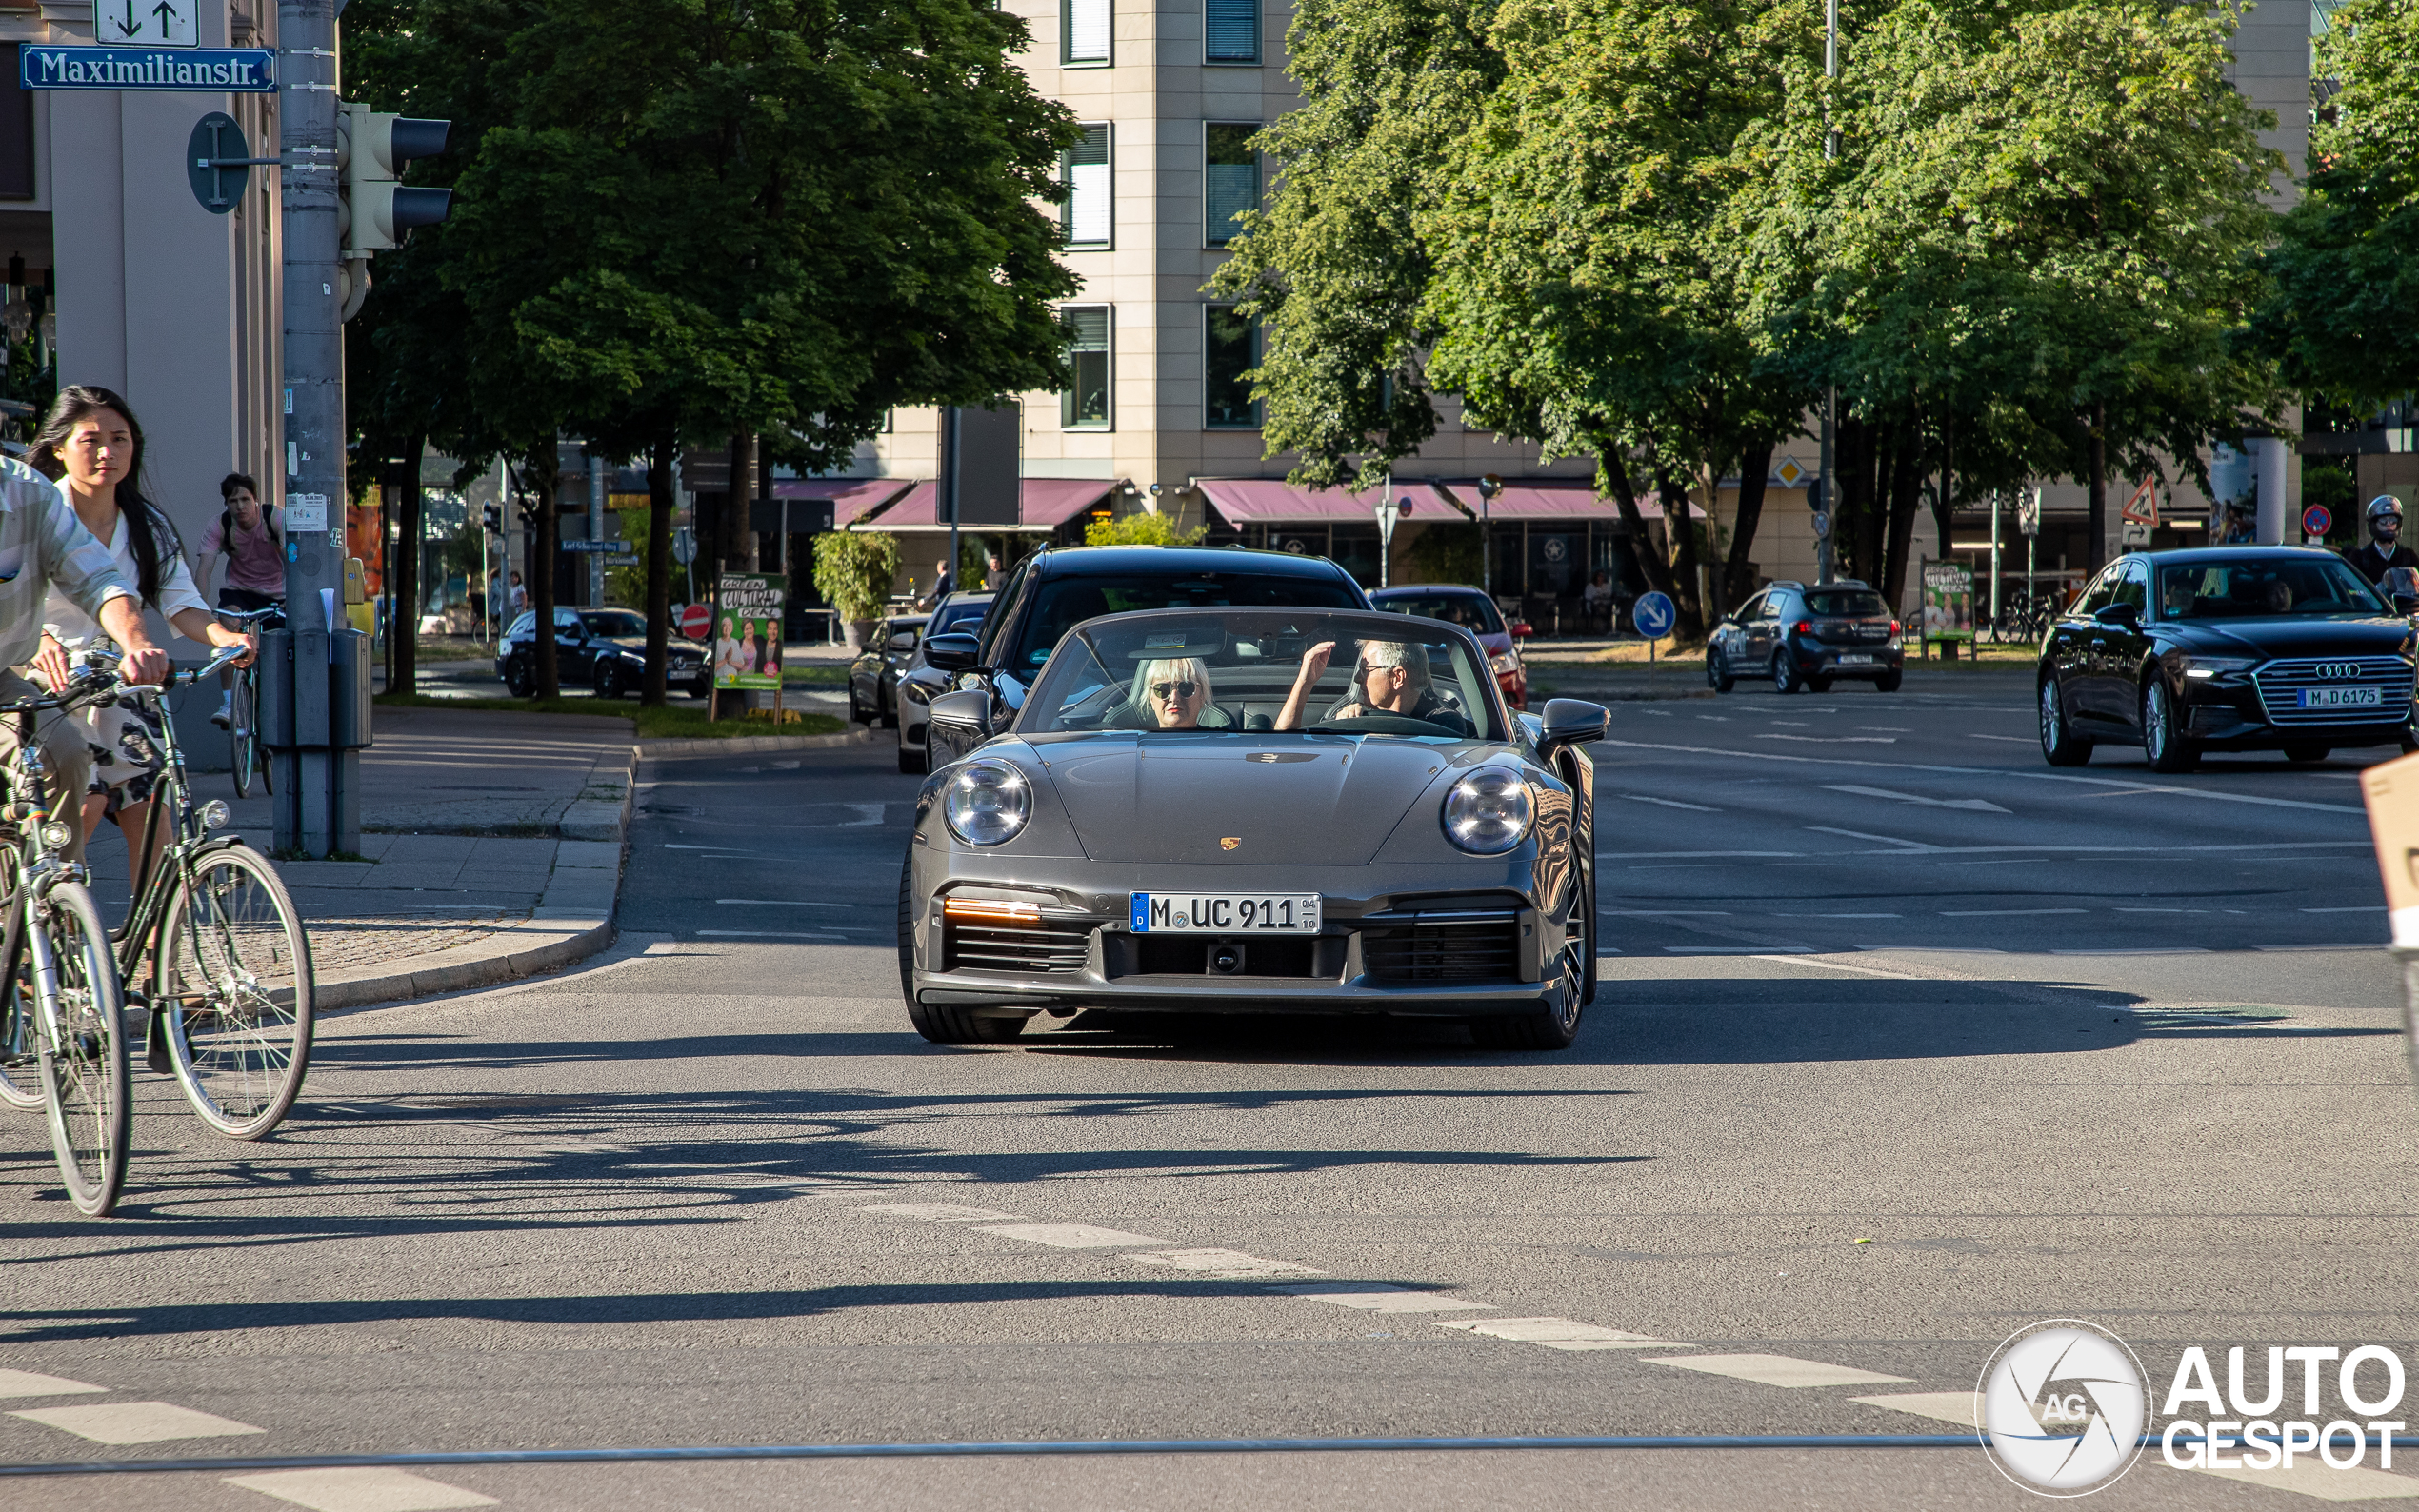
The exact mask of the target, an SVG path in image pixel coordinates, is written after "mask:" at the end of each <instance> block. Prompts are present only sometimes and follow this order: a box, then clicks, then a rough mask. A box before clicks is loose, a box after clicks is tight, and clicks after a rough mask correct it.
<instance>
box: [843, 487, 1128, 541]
mask: <svg viewBox="0 0 2419 1512" xmlns="http://www.w3.org/2000/svg"><path fill="white" fill-rule="evenodd" d="M890 481H891V482H893V483H894V484H896V485H897V486H898V487H900V488H902V489H903V490H904V491H903V492H901V493H899V494H898V495H897V496H896V498H895V502H893V503H892V504H891V505H890V507H888V508H886V509H884V510H882V511H881V512H880V513H879V514H874V515H872V516H871V517H870V518H865V517H862V516H861V517H860V519H861V522H862V523H863V524H864V525H865V526H866V527H867V528H869V529H874V530H946V529H948V528H949V527H950V523H949V522H948V521H947V520H944V519H942V518H941V516H940V506H941V487H940V485H939V484H937V483H934V482H932V481H931V480H930V479H927V480H925V481H924V482H922V483H918V484H914V485H912V486H910V485H908V484H907V483H906V481H905V480H904V479H893V480H890ZM1118 487H1119V484H1118V483H1117V482H1116V481H1115V480H1114V479H1110V478H1024V479H1020V480H1019V481H1018V483H1017V486H1016V507H1017V512H1018V514H1019V515H1020V516H1021V517H1022V518H1021V519H1020V521H1019V523H1018V524H1016V525H1013V526H1001V525H966V526H962V527H960V528H962V529H967V530H1018V531H1024V532H1027V533H1034V532H1048V531H1050V530H1054V529H1056V528H1058V527H1060V526H1062V525H1065V524H1066V523H1067V522H1068V521H1070V520H1071V519H1073V518H1074V517H1075V516H1077V515H1079V514H1081V513H1083V512H1084V511H1085V510H1087V509H1089V508H1090V507H1092V506H1093V505H1096V504H1098V503H1099V502H1100V501H1101V500H1103V499H1106V498H1108V497H1109V496H1110V494H1111V493H1113V492H1115V491H1116V489H1117V488H1118Z"/></svg>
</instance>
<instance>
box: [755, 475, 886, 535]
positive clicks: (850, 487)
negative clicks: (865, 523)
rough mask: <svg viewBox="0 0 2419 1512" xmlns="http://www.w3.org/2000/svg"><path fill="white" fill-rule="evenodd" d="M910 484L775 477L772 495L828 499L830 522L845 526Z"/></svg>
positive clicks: (845, 479) (786, 497)
mask: <svg viewBox="0 0 2419 1512" xmlns="http://www.w3.org/2000/svg"><path fill="white" fill-rule="evenodd" d="M909 487H911V480H910V479H907V478H776V479H774V480H773V484H772V496H773V497H774V498H776V499H829V500H830V501H831V523H832V524H833V525H834V526H846V525H848V524H849V523H850V522H851V521H853V520H858V519H862V518H864V517H865V516H866V515H868V514H870V513H872V512H873V511H874V510H876V509H878V508H880V507H882V506H884V505H886V504H888V503H890V501H891V500H892V499H895V498H897V497H898V496H899V495H900V494H902V493H905V492H906V491H907V490H908V488H909Z"/></svg>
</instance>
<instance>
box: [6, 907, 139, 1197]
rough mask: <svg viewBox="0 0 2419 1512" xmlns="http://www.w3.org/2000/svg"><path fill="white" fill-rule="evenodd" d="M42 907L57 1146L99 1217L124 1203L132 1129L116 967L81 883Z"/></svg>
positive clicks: (47, 1098) (72, 1191) (45, 1068)
mask: <svg viewBox="0 0 2419 1512" xmlns="http://www.w3.org/2000/svg"><path fill="white" fill-rule="evenodd" d="M42 906H43V909H44V911H45V912H46V913H47V914H48V915H49V917H48V918H42V919H37V920H35V921H33V923H34V926H35V927H36V928H38V929H40V930H41V931H42V934H43V936H44V938H45V939H47V940H48V941H49V943H50V956H51V960H52V962H53V963H54V965H55V967H56V970H57V980H58V996H57V999H56V1000H55V1002H54V1003H53V1004H52V1005H51V1011H52V1013H54V1014H55V1015H56V1018H57V1024H58V1028H59V1038H58V1042H57V1043H56V1044H50V1045H46V1046H45V1053H44V1055H43V1057H42V1073H43V1075H42V1083H43V1085H42V1091H43V1101H44V1102H45V1103H46V1104H48V1110H49V1113H50V1148H51V1150H52V1152H53V1153H54V1154H56V1155H57V1156H58V1161H59V1175H60V1176H61V1177H63V1178H64V1179H65V1180H66V1182H67V1187H68V1200H69V1201H70V1202H72V1203H73V1204H75V1210H76V1211H77V1212H79V1213H84V1214H87V1215H88V1216H90V1217H93V1218H99V1217H102V1216H104V1215H106V1214H107V1213H108V1212H109V1211H110V1209H111V1208H113V1207H115V1206H116V1205H117V1198H118V1189H119V1188H120V1187H121V1186H123V1185H124V1184H125V1183H126V1144H127V1140H128V1138H129V1136H130V1134H131V1133H132V1130H133V1123H132V1115H133V1104H132V1102H131V1100H130V1097H129V1096H128V1094H129V1092H130V1090H131V1089H130V1086H129V1084H128V1072H127V1067H126V1011H125V1005H124V1003H123V1001H122V996H121V994H120V992H119V990H118V976H117V962H116V961H115V960H114V959H112V958H111V956H110V937H109V932H108V931H107V930H105V929H103V928H102V927H101V916H100V913H99V911H98V910H96V909H95V908H94V907H93V906H92V895H91V894H90V893H89V892H87V891H85V890H84V888H83V886H82V885H79V884H76V883H72V882H68V883H61V884H59V885H56V886H54V887H52V888H51V889H50V897H49V899H47V900H46V901H45V903H44V905H42ZM31 944H32V942H31V941H29V942H28V945H29V946H30V945H31Z"/></svg>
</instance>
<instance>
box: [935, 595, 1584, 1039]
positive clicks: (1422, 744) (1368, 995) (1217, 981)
mask: <svg viewBox="0 0 2419 1512" xmlns="http://www.w3.org/2000/svg"><path fill="white" fill-rule="evenodd" d="M930 717H931V718H932V719H933V720H935V721H943V722H954V723H956V724H958V725H961V726H970V727H969V728H967V729H964V730H961V731H960V732H959V733H960V734H961V735H962V736H963V737H966V738H964V739H962V740H961V741H960V742H959V743H958V744H959V745H960V746H961V747H962V748H966V747H970V748H969V749H968V754H967V755H966V756H964V757H962V758H961V759H959V760H958V761H956V762H953V763H951V764H950V765H949V766H944V767H942V768H941V769H940V770H938V771H936V772H934V773H933V774H932V775H931V776H930V778H928V779H927V780H926V782H925V784H924V786H923V788H922V790H921V791H920V792H919V794H918V795H917V800H916V815H915V824H914V828H913V832H912V835H911V838H910V842H909V846H908V854H907V860H906V864H905V865H904V866H903V867H902V868H901V872H900V876H899V985H900V987H901V990H902V991H903V992H904V993H905V995H906V998H907V1007H908V1013H909V1016H910V1019H911V1020H912V1021H913V1023H914V1025H915V1027H916V1029H917V1030H918V1032H920V1033H921V1034H923V1035H924V1037H925V1038H926V1039H928V1040H931V1041H934V1042H936V1043H941V1044H970V1043H977V1042H998V1041H1005V1040H1009V1039H1012V1038H1014V1037H1015V1036H1016V1035H1018V1034H1020V1033H1022V1032H1023V1030H1024V1028H1025V1025H1026V1023H1027V1021H1028V1020H1030V1019H1031V1018H1032V1017H1033V1016H1034V1015H1036V1014H1050V1015H1054V1016H1056V1017H1060V1018H1065V1017H1068V1016H1070V1015H1072V1014H1074V1013H1076V1012H1078V1011H1080V1010H1084V1009H1110V1010H1117V1011H1120V1012H1154V1011H1155V1012H1173V1013H1204V1012H1211V1013H1231V1014H1243V1013H1255V1012H1256V1013H1270V1012H1287V1013H1363V1014H1389V1015H1404V1016H1411V1017H1418V1018H1427V1019H1440V1018H1441V1019H1450V1020H1457V1021H1461V1022H1464V1023H1466V1024H1467V1025H1469V1031H1470V1033H1471V1035H1472V1036H1473V1037H1474V1038H1475V1039H1476V1040H1477V1041H1478V1043H1479V1044H1482V1045H1487V1046H1490V1047H1497V1048H1507V1049H1547V1050H1550V1049H1560V1048H1563V1047H1565V1046H1567V1045H1569V1044H1570V1042H1571V1039H1572V1037H1573V1036H1574V1035H1576V1034H1577V1032H1578V1029H1579V1018H1580V1013H1581V1011H1582V1010H1583V1009H1584V1008H1585V1006H1586V1005H1587V1004H1588V1001H1589V998H1590V997H1592V996H1593V995H1594V991H1595V979H1596V948H1595V881H1594V846H1593V833H1594V807H1593V798H1592V791H1593V789H1592V782H1591V778H1592V774H1593V767H1592V765H1591V764H1590V763H1589V759H1588V754H1587V752H1586V750H1585V749H1584V747H1585V746H1586V745H1587V744H1588V743H1589V742H1591V741H1595V740H1599V739H1601V738H1602V737H1603V735H1604V732H1605V726H1606V723H1607V715H1606V711H1605V710H1604V709H1603V708H1602V707H1601V706H1597V705H1594V704H1585V703H1581V702H1579V701H1577V700H1575V699H1554V700H1552V701H1550V702H1549V703H1548V704H1547V705H1546V706H1545V710H1544V714H1543V717H1542V718H1539V717H1536V716H1531V715H1527V714H1515V713H1513V712H1512V711H1510V710H1509V709H1508V708H1507V707H1506V706H1504V702H1503V698H1502V694H1501V692H1500V690H1499V689H1498V688H1497V686H1496V683H1495V679H1494V678H1493V677H1492V676H1490V675H1489V672H1488V669H1487V653H1486V651H1485V649H1484V648H1483V647H1480V646H1479V644H1478V643H1477V642H1476V641H1475V640H1473V639H1471V637H1470V635H1469V632H1468V631H1467V630H1465V629H1463V628H1461V627H1458V626H1454V625H1449V624H1446V623H1444V622H1442V621H1437V620H1425V619H1417V618H1408V617H1406V616H1403V615H1399V614H1377V613H1369V612H1366V611H1335V610H1326V609H1312V608H1210V609H1159V610H1151V611H1148V612H1142V613H1131V614H1116V615H1110V616H1107V617H1104V618H1100V619H1095V620H1090V621H1087V622H1086V623H1084V624H1082V625H1078V626H1076V627H1074V628H1073V629H1071V630H1070V631H1069V632H1068V633H1067V635H1066V637H1065V638H1064V639H1063V640H1061V641H1060V642H1059V644H1058V646H1057V647H1055V649H1054V650H1053V651H1052V653H1051V655H1050V661H1049V663H1048V664H1047V665H1046V666H1044V667H1043V669H1042V671H1041V674H1040V676H1039V678H1038V679H1037V680H1036V681H1035V683H1034V684H1033V686H1032V688H1031V691H1030V693H1029V694H1028V695H1027V696H1026V698H1025V701H1024V703H1023V705H1022V706H1021V707H1020V708H1018V709H1017V710H1016V711H1015V713H1014V715H1013V719H1012V722H1011V723H1010V725H1009V726H1008V727H1007V728H1005V729H998V730H994V729H992V728H990V727H989V724H988V722H989V720H990V717H991V705H990V701H989V700H988V699H987V698H986V697H985V696H984V695H983V694H982V693H980V692H960V693H950V694H944V695H942V696H941V697H940V698H937V699H935V700H933V702H932V706H931V715H930Z"/></svg>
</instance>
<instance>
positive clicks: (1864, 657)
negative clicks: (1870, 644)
mask: <svg viewBox="0 0 2419 1512" xmlns="http://www.w3.org/2000/svg"><path fill="white" fill-rule="evenodd" d="M1839 665H1840V666H1872V665H1873V658H1872V653H1870V652H1869V651H1847V652H1843V653H1842V654H1841V656H1840V659H1839Z"/></svg>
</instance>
